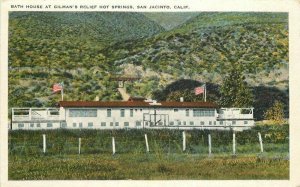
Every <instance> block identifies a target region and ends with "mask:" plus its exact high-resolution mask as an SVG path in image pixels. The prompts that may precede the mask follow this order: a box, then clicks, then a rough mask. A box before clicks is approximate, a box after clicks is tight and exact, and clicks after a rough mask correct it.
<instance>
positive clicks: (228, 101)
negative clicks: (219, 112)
mask: <svg viewBox="0 0 300 187" xmlns="http://www.w3.org/2000/svg"><path fill="white" fill-rule="evenodd" d="M220 92H221V101H220V104H221V106H223V107H251V106H252V105H253V98H254V97H253V93H252V91H251V89H250V88H249V87H248V85H247V82H246V81H245V76H244V75H243V71H242V68H240V67H239V66H238V65H236V64H234V65H233V68H232V69H231V70H230V71H229V73H228V75H227V76H226V77H225V79H224V82H223V85H222V86H221V89H220Z"/></svg>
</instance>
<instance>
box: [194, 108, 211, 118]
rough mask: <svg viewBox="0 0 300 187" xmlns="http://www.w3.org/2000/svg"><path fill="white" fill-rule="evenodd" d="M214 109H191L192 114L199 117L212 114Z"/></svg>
mask: <svg viewBox="0 0 300 187" xmlns="http://www.w3.org/2000/svg"><path fill="white" fill-rule="evenodd" d="M214 115H215V110H214V109H193V116H194V117H200V116H207V117H208V116H214Z"/></svg>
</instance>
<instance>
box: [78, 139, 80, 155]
mask: <svg viewBox="0 0 300 187" xmlns="http://www.w3.org/2000/svg"><path fill="white" fill-rule="evenodd" d="M80 148H81V138H79V139H78V154H80Z"/></svg>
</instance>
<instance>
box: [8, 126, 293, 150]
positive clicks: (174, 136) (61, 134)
mask: <svg viewBox="0 0 300 187" xmlns="http://www.w3.org/2000/svg"><path fill="white" fill-rule="evenodd" d="M288 134H289V133H288V126H287V127H285V126H282V127H280V128H278V129H272V128H271V127H269V128H264V127H262V128H256V129H252V130H248V131H242V132H233V131H207V130H188V131H182V130H115V131H110V130H81V131H80V130H50V131H12V132H10V133H9V154H10V155H20V156H21V155H23V156H34V155H40V154H52V155H57V154H124V153H135V154H138V153H162V154H172V153H187V154H208V155H213V154H230V155H231V154H233V155H235V154H253V153H260V152H279V153H281V152H288V150H289V145H288V142H289V139H288Z"/></svg>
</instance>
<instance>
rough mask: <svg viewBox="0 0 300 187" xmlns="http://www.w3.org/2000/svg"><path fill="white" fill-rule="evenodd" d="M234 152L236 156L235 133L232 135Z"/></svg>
mask: <svg viewBox="0 0 300 187" xmlns="http://www.w3.org/2000/svg"><path fill="white" fill-rule="evenodd" d="M232 152H233V155H235V132H234V131H233V134H232Z"/></svg>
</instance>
